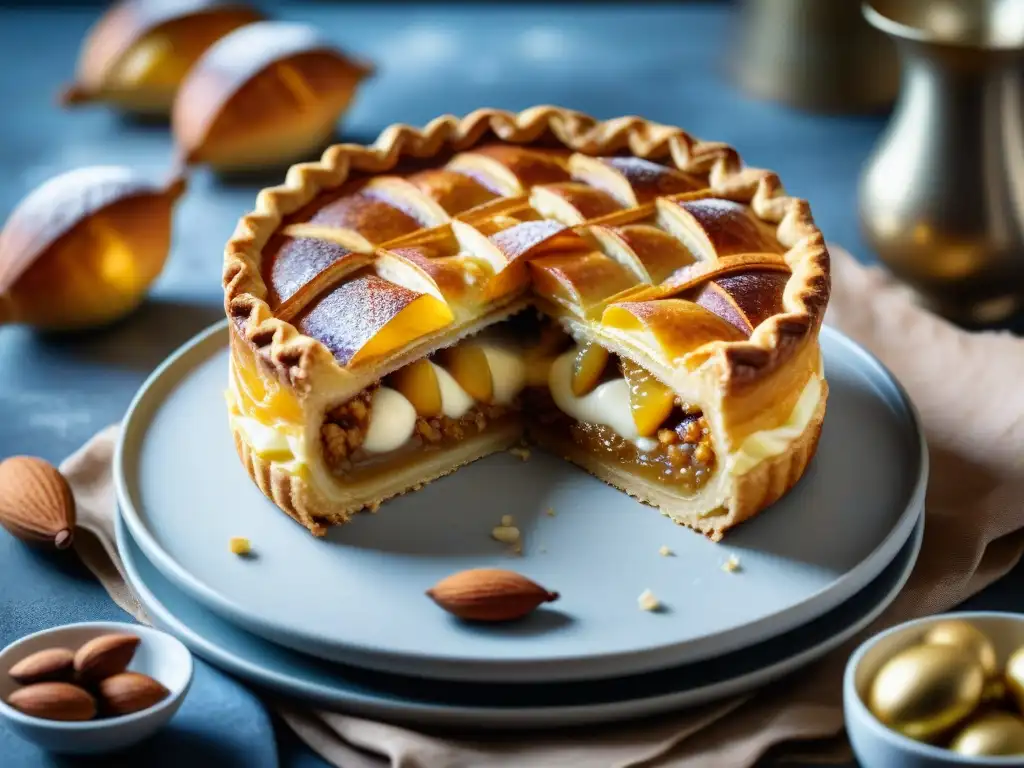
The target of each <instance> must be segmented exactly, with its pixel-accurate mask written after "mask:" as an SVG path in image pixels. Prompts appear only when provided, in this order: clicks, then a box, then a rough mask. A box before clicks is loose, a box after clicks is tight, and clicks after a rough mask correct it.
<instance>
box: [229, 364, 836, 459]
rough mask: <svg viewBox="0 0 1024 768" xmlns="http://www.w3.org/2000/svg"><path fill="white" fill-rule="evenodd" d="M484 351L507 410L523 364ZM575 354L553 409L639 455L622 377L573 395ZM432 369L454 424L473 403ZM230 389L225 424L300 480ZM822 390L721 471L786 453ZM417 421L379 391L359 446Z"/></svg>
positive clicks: (288, 447) (402, 439) (387, 438)
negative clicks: (597, 427) (602, 430)
mask: <svg viewBox="0 0 1024 768" xmlns="http://www.w3.org/2000/svg"><path fill="white" fill-rule="evenodd" d="M484 351H485V354H486V356H487V360H488V363H489V365H490V366H491V374H492V376H493V381H494V397H493V402H494V403H496V404H499V405H505V404H508V403H510V402H512V400H514V399H515V398H516V397H517V396H518V395H519V393H520V392H521V391H522V389H523V387H524V386H525V382H526V365H525V363H524V361H523V359H522V356H521V355H520V354H518V353H517V352H516V351H515V350H514V349H512V348H511V347H509V346H506V345H501V344H495V345H490V344H488V345H486V346H485V347H484ZM575 356H576V350H575V349H572V350H570V351H568V352H566V353H564V354H562V355H560V356H559V357H558V358H556V359H555V361H554V362H553V364H552V366H551V369H550V371H549V375H548V386H549V388H550V390H551V395H552V399H553V400H554V401H555V405H557V406H558V408H559V409H560V410H562V411H563V412H564V413H566V414H567V415H569V416H571V417H572V418H574V419H576V420H577V421H583V422H588V423H592V424H601V425H603V426H607V427H608V428H609V429H612V430H614V431H615V432H616V434H618V435H620V436H621V437H622V438H623V439H625V440H630V441H632V442H633V443H634V444H635V445H636V446H637V447H638V448H639V449H640V450H651V449H652V448H653V447H654V444H655V443H656V442H657V441H656V440H653V439H652V438H645V437H641V436H640V435H639V434H638V433H637V429H636V424H635V423H634V421H633V416H632V412H631V411H630V407H629V387H628V384H627V383H626V381H625V379H614V380H612V381H608V382H604V383H603V384H600V385H598V386H597V387H596V388H595V389H594V390H593V391H591V392H590V393H588V394H586V395H583V396H576V395H574V394H573V392H572V373H573V363H574V360H575ZM435 368H436V371H435V372H436V373H437V379H438V384H439V386H440V388H441V399H442V410H443V412H444V414H445V415H446V416H449V417H451V418H459V417H460V416H462V415H464V414H465V413H466V412H467V411H468V410H470V409H471V408H472V407H473V406H474V405H475V404H476V403H475V401H474V400H473V398H472V397H470V396H469V394H468V393H467V392H466V391H465V390H464V389H463V388H462V387H461V386H459V384H458V383H457V382H456V381H455V379H454V378H453V377H452V376H451V374H449V373H448V372H447V371H445V370H444V369H443V368H441V367H440V366H435ZM233 390H234V386H232V387H231V389H230V390H229V391H228V393H227V398H228V402H229V405H230V406H231V407H230V409H229V410H230V419H231V423H232V425H233V426H234V427H235V428H236V429H237V430H238V431H239V432H241V433H242V435H243V437H244V439H245V441H246V442H247V443H248V444H249V447H250V448H251V449H252V450H253V451H254V452H256V453H257V454H258V455H259V456H261V457H263V458H264V459H267V460H271V461H275V462H277V463H278V465H279V468H280V469H282V470H283V471H286V472H291V473H293V474H298V473H299V472H300V471H301V470H302V468H303V467H304V466H306V465H307V464H308V461H309V459H308V456H307V455H306V451H305V449H304V445H303V443H302V440H301V438H300V437H299V436H297V435H295V436H293V435H289V434H286V433H283V432H282V431H281V430H279V429H277V428H275V427H271V426H267V425H265V424H263V423H262V422H260V421H259V420H258V419H255V418H252V417H250V416H246V415H244V414H242V413H241V412H240V411H239V409H238V407H237V405H235V403H237V399H236V397H235V393H234V391H233ZM822 391H823V387H822V381H821V378H820V377H819V376H817V375H814V376H811V377H810V379H809V380H808V382H807V384H806V385H805V386H804V388H803V390H802V391H801V393H800V397H799V398H798V399H797V402H796V405H795V406H794V408H793V410H792V411H791V412H790V414H789V417H788V418H787V419H786V421H785V422H783V423H782V424H780V425H779V426H777V427H774V428H772V429H764V430H761V431H759V432H754V433H753V434H751V435H749V436H748V437H747V438H746V439H745V440H744V441H743V442H742V443H741V444H740V446H739V448H737V449H736V450H735V451H733V452H732V453H731V454H729V455H728V456H727V457H726V461H727V471H729V472H731V473H733V474H744V473H746V472H748V471H750V470H751V469H752V468H753V467H755V466H756V465H757V464H759V463H760V462H762V461H764V460H765V459H769V458H772V457H773V456H777V455H779V454H781V453H782V452H783V451H785V450H786V448H787V447H788V446H789V444H790V443H791V442H792V441H793V440H795V439H796V438H798V437H799V436H800V435H802V434H803V432H804V430H806V428H807V425H808V424H809V423H810V421H811V419H812V418H813V417H814V413H815V411H816V410H817V408H818V404H819V403H820V401H821V396H822ZM378 398H379V399H378ZM415 423H416V410H415V408H414V407H413V405H412V403H410V402H409V400H408V399H407V398H406V397H405V396H404V395H402V394H401V393H399V392H398V391H397V390H394V389H390V388H388V387H380V388H379V389H378V390H377V391H376V392H375V394H374V399H373V407H372V409H371V416H370V423H369V427H368V430H367V435H366V439H365V442H364V443H363V448H364V449H365V450H366V451H367V452H370V453H385V452H387V451H391V450H395V449H397V448H399V447H401V446H402V445H404V444H405V443H406V442H407V441H408V440H409V439H411V437H412V435H413V432H414V430H415Z"/></svg>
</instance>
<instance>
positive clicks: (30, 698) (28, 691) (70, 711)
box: [7, 683, 96, 721]
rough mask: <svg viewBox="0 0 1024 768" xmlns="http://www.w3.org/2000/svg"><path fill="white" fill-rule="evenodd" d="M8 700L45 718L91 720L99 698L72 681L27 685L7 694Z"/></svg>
mask: <svg viewBox="0 0 1024 768" xmlns="http://www.w3.org/2000/svg"><path fill="white" fill-rule="evenodd" d="M7 703H8V704H10V705H11V706H12V707H14V708H15V709H16V710H18V711H19V712H24V713H25V714H26V715H31V716H33V717H41V718H43V719H45V720H67V721H73V720H91V719H92V718H94V717H95V716H96V699H94V698H93V697H92V696H91V695H89V692H88V691H86V690H85V689H83V688H79V687H78V686H77V685H72V684H71V683H36V684H35V685H27V686H25V687H24V688H19V689H18V690H16V691H15V692H14V693H12V694H11V695H10V696H8V697H7Z"/></svg>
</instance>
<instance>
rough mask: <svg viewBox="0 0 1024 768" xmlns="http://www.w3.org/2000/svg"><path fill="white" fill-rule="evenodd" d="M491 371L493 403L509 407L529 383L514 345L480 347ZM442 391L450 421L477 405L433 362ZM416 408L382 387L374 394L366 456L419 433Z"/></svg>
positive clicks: (443, 409) (386, 450)
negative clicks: (416, 431)
mask: <svg viewBox="0 0 1024 768" xmlns="http://www.w3.org/2000/svg"><path fill="white" fill-rule="evenodd" d="M480 348H481V349H482V350H483V353H484V356H485V357H486V358H487V364H488V366H489V367H490V370H491V379H492V383H493V386H494V391H493V397H492V399H491V402H492V403H494V404H496V405H508V404H509V403H511V402H512V401H513V400H514V399H515V398H516V397H518V395H519V393H520V392H521V391H522V389H523V386H524V385H525V383H526V364H525V363H524V362H523V359H522V355H521V354H519V353H517V352H516V351H515V350H513V349H512V347H511V346H508V345H503V344H500V343H497V342H495V343H486V344H481V345H480ZM430 365H431V367H433V369H434V374H435V375H436V376H437V384H438V387H439V388H440V390H441V412H442V413H443V414H444V415H445V416H447V417H448V418H450V419H460V418H462V417H463V416H465V415H466V413H468V412H469V411H470V410H472V408H473V407H474V406H475V405H476V404H477V403H476V400H474V399H473V398H472V397H471V396H470V395H469V393H468V392H466V390H464V389H463V388H462V387H461V386H459V383H458V382H457V381H456V380H455V378H454V377H453V376H452V375H451V374H450V373H448V371H446V370H445V369H444V368H442V367H441V366H439V365H437V364H436V363H430ZM417 418H418V415H417V413H416V409H415V407H413V404H412V403H411V402H410V401H409V399H408V398H406V397H405V395H403V394H402V393H401V392H399V391H397V390H395V389H391V388H389V387H379V388H378V389H377V390H376V391H375V392H374V393H373V400H371V405H370V421H369V424H368V426H367V430H366V437H365V438H364V440H363V444H362V448H363V450H364V451H366V452H367V453H371V454H380V453H389V452H390V451H394V450H396V449H398V448H401V447H402V446H403V445H405V444H406V443H407V442H408V441H409V440H410V439H411V438H412V436H413V434H414V433H415V430H416V419H417Z"/></svg>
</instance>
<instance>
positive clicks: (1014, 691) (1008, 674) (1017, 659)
mask: <svg viewBox="0 0 1024 768" xmlns="http://www.w3.org/2000/svg"><path fill="white" fill-rule="evenodd" d="M1003 680H1004V682H1005V683H1006V688H1007V690H1008V691H1009V693H1010V696H1012V697H1013V700H1014V701H1015V702H1016V703H1017V708H1018V709H1019V710H1020V711H1021V712H1024V646H1021V647H1020V648H1018V649H1017V650H1016V651H1014V652H1013V653H1011V654H1010V658H1009V659H1007V660H1006V669H1005V670H1004V672H1003Z"/></svg>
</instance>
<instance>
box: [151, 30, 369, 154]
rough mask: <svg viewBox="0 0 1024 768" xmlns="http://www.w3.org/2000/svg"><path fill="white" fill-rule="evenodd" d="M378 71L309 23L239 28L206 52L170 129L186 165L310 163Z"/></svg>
mask: <svg viewBox="0 0 1024 768" xmlns="http://www.w3.org/2000/svg"><path fill="white" fill-rule="evenodd" d="M371 72H372V67H371V66H370V65H369V64H365V63H361V62H358V61H356V60H354V59H352V58H350V57H348V56H347V55H345V54H344V53H342V52H341V51H340V50H338V49H337V48H336V47H334V46H333V45H332V44H331V43H329V42H328V41H326V40H324V38H323V37H322V36H321V35H320V34H319V33H318V32H317V31H316V30H315V29H313V28H312V27H310V26H307V25H305V24H297V23H292V22H278V21H260V22H257V23H255V24H249V25H247V26H244V27H242V28H240V29H237V30H235V31H234V32H232V33H231V34H229V35H227V36H225V37H223V38H221V39H220V40H219V41H217V42H216V43H215V44H214V45H213V46H211V47H210V49H209V50H208V51H207V52H206V53H205V54H203V56H202V57H201V58H200V59H199V61H198V62H196V65H195V67H193V68H192V70H191V71H190V72H189V74H188V76H187V77H186V78H185V81H184V82H183V83H182V85H181V88H180V90H179V91H178V96H177V98H176V99H175V102H174V109H173V112H172V116H171V126H172V130H173V132H174V138H175V142H176V143H177V146H178V152H179V156H180V160H181V162H182V163H185V164H204V165H208V166H211V167H213V168H215V169H217V170H219V171H243V170H251V169H255V168H268V167H277V166H282V165H285V164H290V163H293V162H297V161H300V160H305V159H311V158H312V156H313V155H315V154H319V152H320V150H322V149H323V148H324V147H325V146H326V145H327V144H328V143H329V142H330V140H331V139H332V138H333V137H334V132H335V127H336V124H337V121H338V119H339V117H340V116H341V114H342V113H343V112H344V111H345V110H346V108H347V107H348V105H349V103H350V102H351V101H352V98H353V96H354V95H355V93H356V89H357V87H358V86H359V84H360V82H362V80H363V79H364V78H366V77H368V76H369V75H370V74H371Z"/></svg>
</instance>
